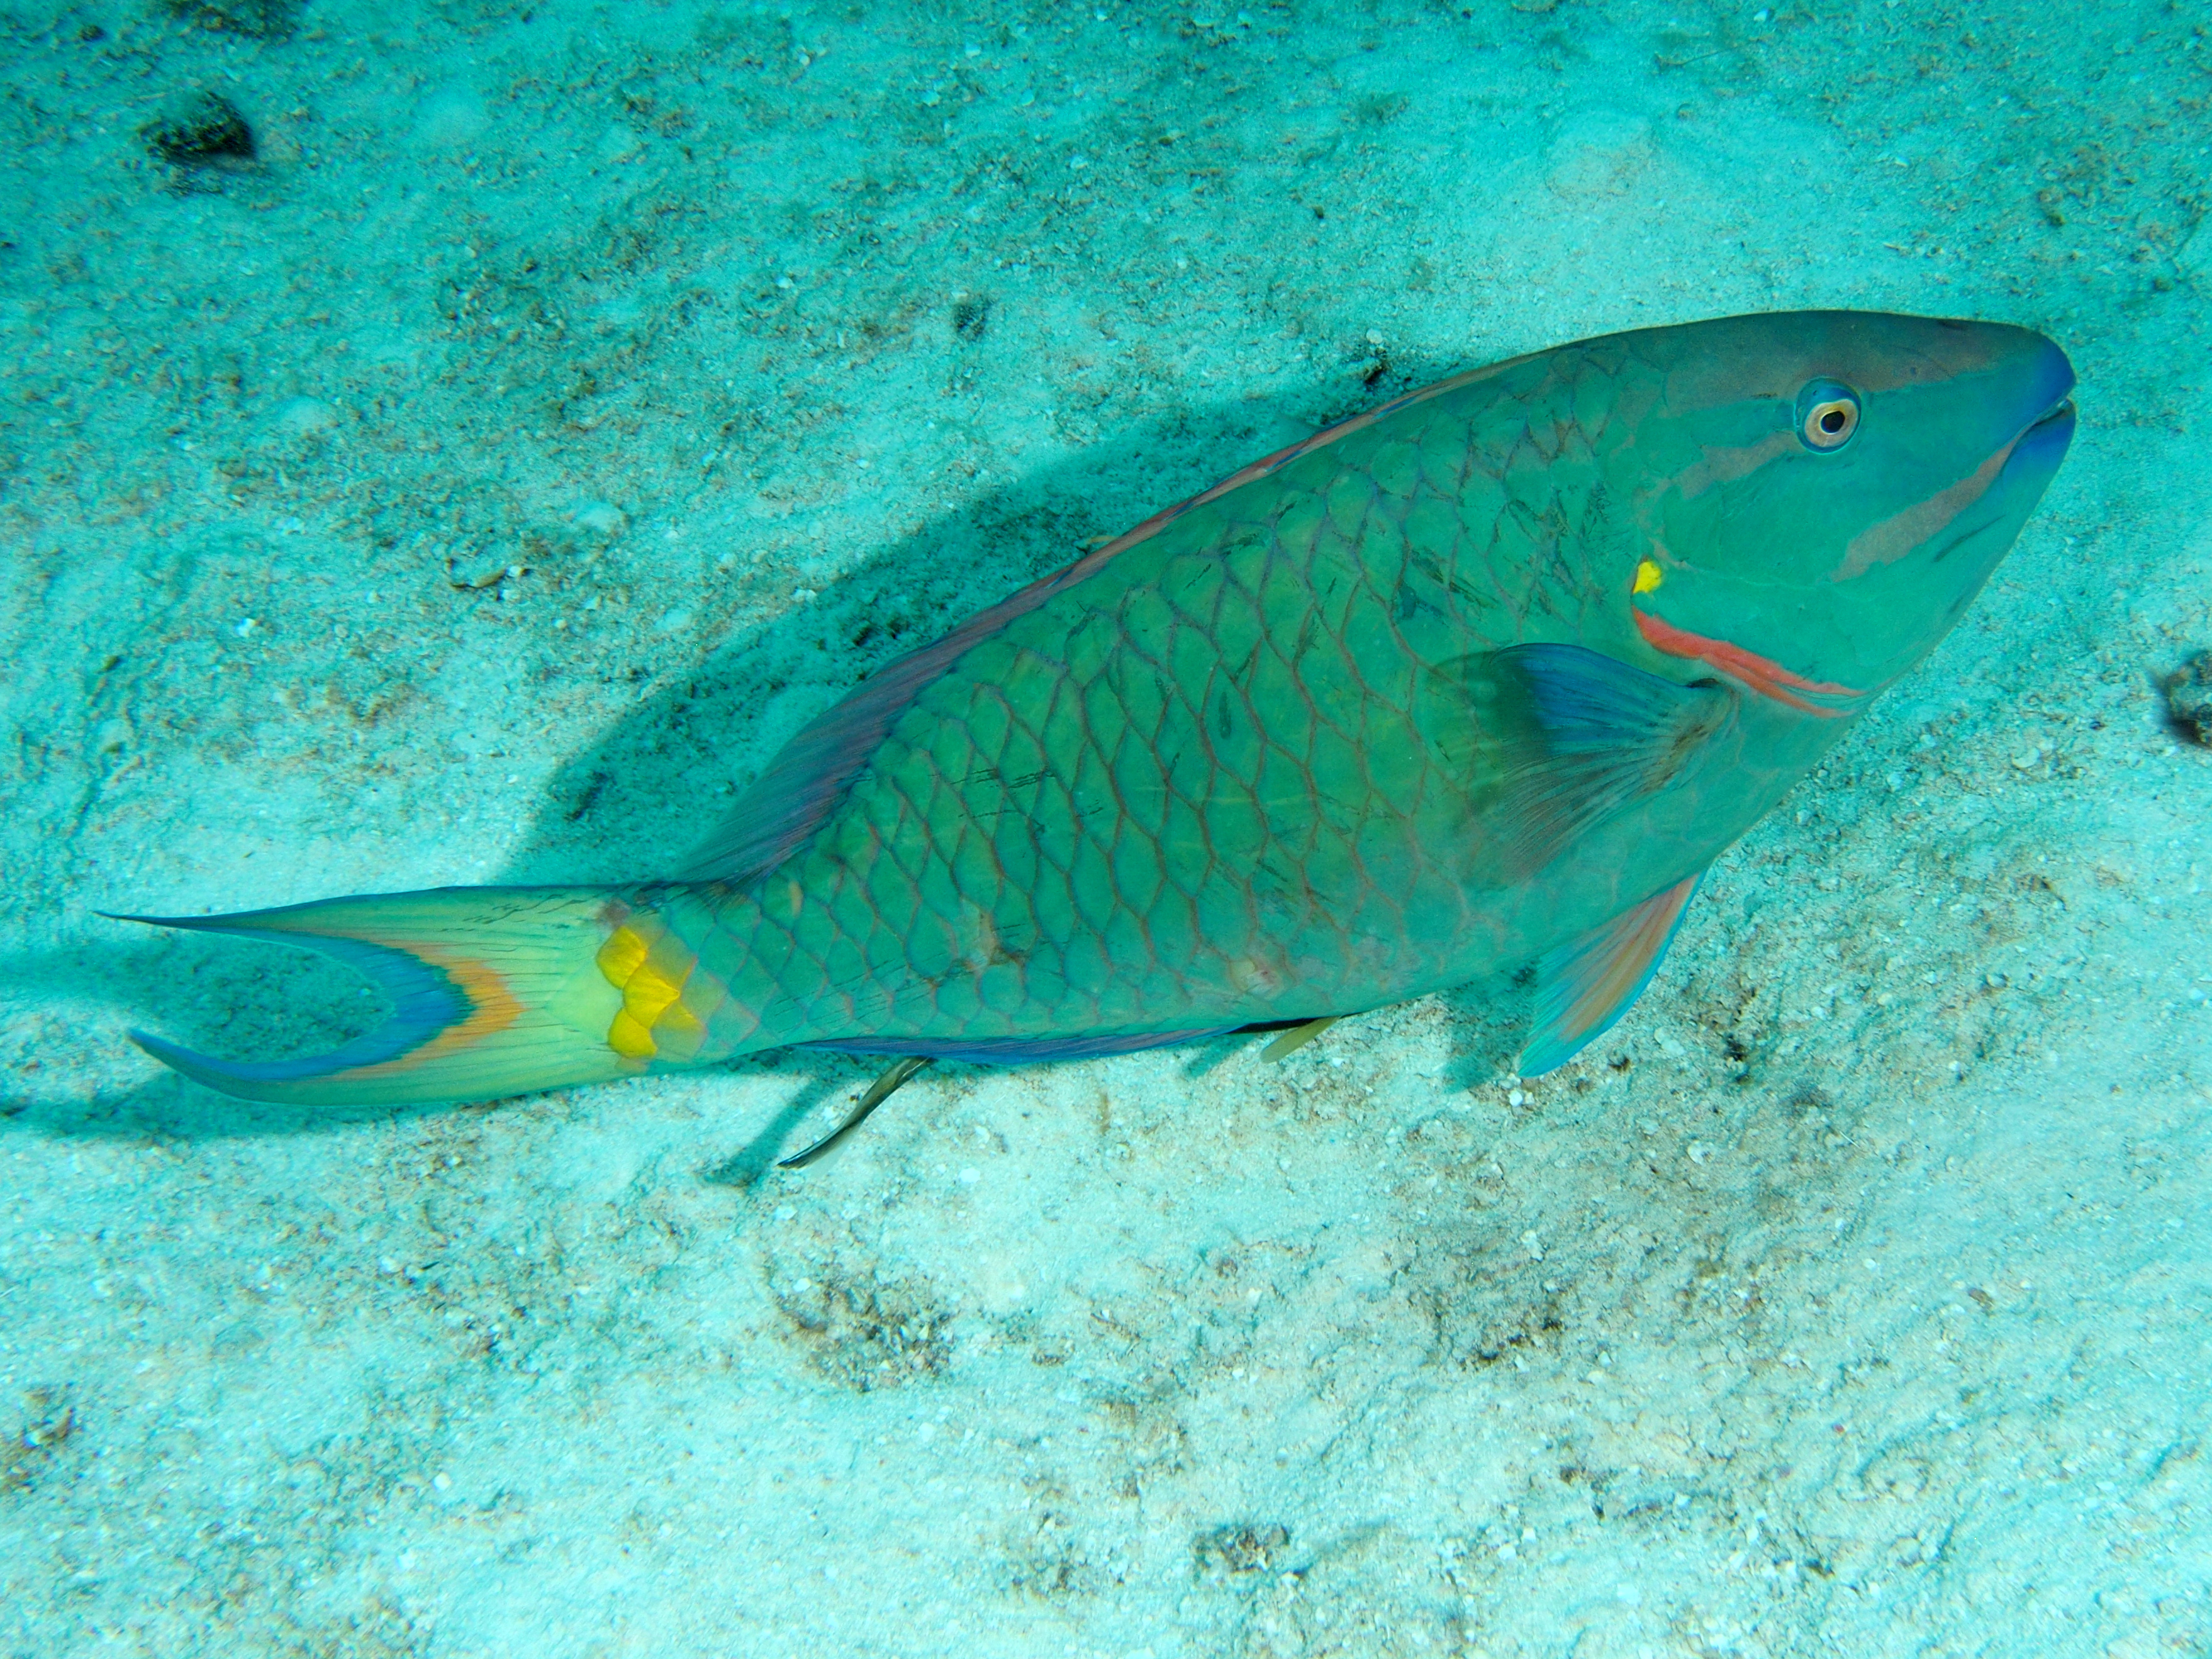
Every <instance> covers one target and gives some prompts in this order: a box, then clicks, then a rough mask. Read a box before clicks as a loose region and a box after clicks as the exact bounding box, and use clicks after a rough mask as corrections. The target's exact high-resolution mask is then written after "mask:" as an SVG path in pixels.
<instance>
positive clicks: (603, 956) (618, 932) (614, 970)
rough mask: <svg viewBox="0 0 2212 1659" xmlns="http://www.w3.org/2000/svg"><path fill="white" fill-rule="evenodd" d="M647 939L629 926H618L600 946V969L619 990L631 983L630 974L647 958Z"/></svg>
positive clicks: (608, 981)
mask: <svg viewBox="0 0 2212 1659" xmlns="http://www.w3.org/2000/svg"><path fill="white" fill-rule="evenodd" d="M646 950H647V945H646V942H645V940H644V939H642V938H641V937H640V936H639V935H638V934H637V933H635V932H634V931H633V930H632V929H630V928H628V927H617V928H616V929H615V931H614V932H613V933H611V934H609V935H608V936H607V942H606V943H605V945H601V946H599V971H600V972H601V973H603V974H605V975H606V976H607V983H608V984H610V985H611V986H613V987H615V989H616V990H617V991H619V990H621V989H622V988H623V986H625V985H627V984H629V976H630V975H632V974H634V973H635V972H636V971H637V969H638V964H639V963H642V962H643V961H644V960H645V953H646Z"/></svg>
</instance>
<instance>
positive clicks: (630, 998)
mask: <svg viewBox="0 0 2212 1659" xmlns="http://www.w3.org/2000/svg"><path fill="white" fill-rule="evenodd" d="M652 951H653V945H652V941H651V940H649V939H647V938H646V937H645V935H644V934H642V933H640V932H638V931H637V930H636V929H635V928H633V927H617V928H616V929H615V931H614V932H613V933H611V934H610V935H609V936H608V938H607V942H606V943H605V945H601V946H599V971H600V972H601V973H602V974H604V975H606V979H607V983H608V984H610V985H611V986H613V987H615V988H616V989H617V991H620V992H621V993H622V994H623V1006H622V1008H621V1010H620V1012H617V1014H616V1015H615V1017H614V1021H613V1023H612V1024H610V1025H609V1026H608V1027H607V1047H609V1048H611V1049H613V1050H614V1051H615V1052H616V1053H617V1054H620V1055H622V1056H623V1058H624V1059H625V1060H651V1059H652V1058H653V1056H654V1055H655V1054H659V1052H660V1047H659V1043H657V1042H655V1041H654V1040H653V1022H654V1021H655V1020H658V1019H659V1018H660V1017H661V1016H662V1015H663V1014H664V1013H665V1012H667V1011H668V1009H669V1007H670V1006H671V1004H673V1003H674V1002H675V1001H676V1000H677V999H678V997H680V996H682V995H683V994H684V986H683V983H682V981H679V980H676V979H672V978H671V977H670V976H669V975H667V974H666V973H665V972H663V971H662V969H660V968H659V966H657V965H656V964H654V963H653V962H652V961H651V960H649V958H650V957H651V955H652ZM697 1023H698V1022H697V1021H696V1020H694V1019H691V1018H689V1015H688V1013H685V1014H684V1017H683V1018H678V1019H677V1020H675V1021H673V1022H671V1024H674V1025H676V1026H677V1027H678V1029H680V1030H687V1031H688V1028H690V1027H693V1026H696V1024H697ZM693 1046H694V1047H696V1044H694V1045H693Z"/></svg>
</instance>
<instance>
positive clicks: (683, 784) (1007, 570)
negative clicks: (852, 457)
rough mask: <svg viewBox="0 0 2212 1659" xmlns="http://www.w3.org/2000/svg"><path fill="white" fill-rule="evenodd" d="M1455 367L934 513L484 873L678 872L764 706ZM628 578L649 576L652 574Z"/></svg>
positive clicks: (1105, 451)
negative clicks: (1320, 427) (1319, 425)
mask: <svg viewBox="0 0 2212 1659" xmlns="http://www.w3.org/2000/svg"><path fill="white" fill-rule="evenodd" d="M1453 366H1454V365H1452V364H1450V363H1449V362H1442V361H1441V360H1439V361H1435V362H1431V361H1426V360H1423V361H1411V360H1409V362H1407V363H1406V364H1401V365H1397V366H1395V367H1394V370H1393V372H1392V374H1390V375H1389V378H1388V379H1387V380H1378V381H1377V382H1376V384H1375V385H1374V386H1371V387H1370V386H1364V385H1363V384H1362V383H1361V382H1360V380H1358V379H1340V380H1336V381H1334V382H1330V381H1326V380H1316V381H1315V382H1314V383H1312V384H1311V385H1310V386H1307V387H1305V388H1303V389H1302V391H1301V392H1297V393H1291V394H1286V395H1285V396H1283V397H1280V398H1270V399H1267V401H1265V402H1260V401H1254V400H1249V399H1243V398H1240V399H1237V400H1235V401H1225V402H1219V403H1215V404H1205V405H1200V406H1196V407H1193V408H1188V409H1184V410H1178V411H1176V412H1174V413H1172V414H1170V415H1165V416H1160V417H1158V418H1157V419H1155V420H1153V421H1152V422H1149V423H1148V424H1146V425H1143V426H1140V427H1138V428H1135V429H1133V430H1132V431H1130V432H1128V433H1127V434H1125V435H1121V436H1119V437H1111V438H1106V439H1103V440H1101V441H1098V442H1097V443H1094V444H1092V445H1090V446H1089V447H1085V448H1084V449H1081V450H1079V451H1077V452H1076V453H1073V454H1069V455H1065V456H1063V457H1061V458H1060V459H1057V460H1054V461H1053V462H1050V463H1048V464H1046V465H1042V466H1040V467H1036V468H1035V469H1032V470H1030V471H1024V472H1023V473H1021V474H1020V475H1019V476H1018V477H1014V478H1012V479H1011V480H1010V481H1009V482H1008V483H1006V485H1005V486H1004V487H1002V488H1000V489H994V490H992V491H990V492H988V493H987V494H986V495H982V496H981V498H979V499H978V500H976V501H975V502H973V503H972V504H971V505H969V507H966V508H964V509H963V510H960V511H957V512H953V513H939V514H936V515H934V516H933V517H932V518H930V519H929V520H927V521H926V522H925V523H924V524H923V525H922V526H921V527H920V528H919V529H918V530H916V531H915V532H913V533H912V534H909V535H907V536H904V537H902V538H898V539H897V540H896V541H893V542H890V543H888V544H885V545H884V546H883V547H882V548H881V549H879V550H877V551H875V552H873V553H872V554H871V555H870V556H867V557H866V559H864V560H862V561H860V562H858V563H856V564H855V565H854V566H853V567H852V568H849V569H847V570H845V571H843V572H842V573H840V574H837V575H836V576H835V577H833V578H830V579H829V580H828V581H827V582H826V583H825V586H824V591H823V592H822V593H821V594H820V596H819V597H818V598H817V599H814V600H812V601H811V602H806V603H803V604H798V605H792V606H791V607H790V608H788V609H786V610H784V611H781V612H780V613H779V614H776V615H774V616H772V617H767V618H765V619H763V620H761V621H758V622H754V623H745V624H742V625H740V626H738V627H737V628H735V629H732V630H731V631H730V632H729V633H727V634H726V635H723V636H722V637H721V638H720V639H719V640H718V641H715V642H714V645H713V647H711V648H710V649H709V650H708V651H707V652H706V653H704V654H702V656H701V657H700V659H699V660H698V661H697V662H696V665H693V666H692V667H691V668H690V669H689V670H688V671H684V672H682V673H677V674H671V675H669V676H667V677H666V678H665V683H664V684H661V685H660V687H659V689H658V690H655V691H654V692H653V693H652V694H651V695H650V696H646V697H644V698H642V699H641V700H640V701H639V702H638V703H637V704H636V705H635V707H634V708H631V709H630V710H629V711H628V712H627V713H625V714H623V715H621V716H620V717H619V718H618V719H617V720H614V721H612V722H611V724H610V725H608V726H606V727H605V730H603V731H602V732H600V733H599V737H598V738H596V739H594V740H593V741H592V743H590V744H586V746H585V747H584V748H582V749H581V750H579V751H578V752H577V753H575V754H574V755H573V756H571V757H568V759H567V760H565V761H563V762H562V764H561V765H560V766H559V767H558V768H557V769H556V771H555V772H554V775H553V778H552V781H551V784H550V787H549V788H548V789H547V791H546V793H545V798H544V801H543V803H542V804H541V805H540V806H539V808H538V811H537V813H536V814H535V816H534V817H533V818H532V822H531V824H530V826H529V829H527V831H526V833H525V835H524V836H523V837H522V840H521V842H520V845H519V846H518V847H517V848H516V849H515V850H514V852H513V854H511V856H510V857H509V858H508V860H507V864H506V865H505V866H504V867H503V868H502V869H501V871H500V872H499V873H498V874H497V875H496V876H495V877H494V878H492V879H493V880H494V881H495V882H496V883H500V884H513V885H529V884H539V883H563V882H572V881H608V882H620V881H631V880H641V879H651V878H655V877H660V876H665V875H668V874H670V873H671V872H672V871H673V869H674V868H675V867H677V866H678V865H680V863H681V862H682V860H684V856H685V855H686V854H688V853H689V852H690V850H691V848H692V846H693V845H694V844H695V843H696V842H700V841H702V840H703V839H704V838H705V836H706V835H707V833H708V830H710V829H714V827H715V826H716V825H718V824H719V823H720V822H721V820H722V819H723V817H725V816H726V814H727V813H728V812H729V811H730V809H731V808H732V805H734V804H735V799H736V796H737V794H738V791H740V790H741V789H742V788H743V787H744V786H745V785H746V784H747V783H749V782H750V781H751V780H752V779H753V777H754V776H756V775H757V774H758V773H759V771H760V770H761V769H762V768H763V766H765V765H766V763H768V761H769V759H770V758H771V757H773V755H774V754H775V750H776V749H778V748H779V747H781V744H782V742H783V740H784V739H786V738H788V737H790V736H791V735H792V734H793V731H794V730H795V729H796V726H797V725H798V724H799V723H801V722H799V721H787V722H786V723H783V724H778V723H777V722H776V721H775V720H774V719H773V718H772V717H771V706H772V705H773V704H775V702H777V701H778V699H780V698H784V697H787V696H792V695H793V694H796V696H795V701H797V702H799V703H800V704H802V705H803V706H804V708H805V718H811V716H812V715H813V714H815V713H818V712H820V711H821V710H823V709H826V708H829V706H830V705H831V704H832V703H834V702H836V701H837V700H838V699H839V698H841V697H842V696H845V695H846V694H847V693H848V692H849V691H851V690H854V688H855V687H857V686H859V685H860V684H861V682H862V681H863V680H865V679H866V678H868V677H869V676H870V675H872V674H873V673H874V672H876V671H878V670H879V669H881V668H883V667H884V666H885V665H888V664H890V663H891V662H894V661H896V659H899V658H900V657H902V656H904V655H906V654H907V653H908V652H911V651H916V650H919V649H921V647H925V646H927V645H929V644H931V643H932V642H933V641H936V640H938V639H940V638H942V637H943V636H944V635H946V634H949V633H951V631H952V629H955V628H956V627H957V626H958V625H959V624H960V623H962V622H963V621H965V620H966V619H967V618H968V617H970V616H972V615H974V614H975V612H976V611H981V610H982V609H984V608H985V607H986V606H987V605H994V604H996V603H997V602H998V601H999V600H1000V599H1004V598H1006V596H1007V595H1008V594H1010V593H1012V592H1015V591H1016V590H1017V589H1018V588H1019V587H1021V586H1023V585H1024V584H1025V583H1027V582H1029V581H1031V580H1035V579H1036V577H1039V576H1042V575H1045V574H1048V573H1050V572H1052V571H1054V570H1057V569H1059V568H1061V567H1062V566H1064V565H1066V564H1069V563H1072V562H1073V561H1075V560H1076V559H1078V558H1079V557H1080V556H1082V555H1083V554H1084V553H1085V552H1086V551H1088V550H1090V548H1091V547H1092V546H1095V545H1097V544H1098V543H1099V542H1101V541H1103V540H1104V539H1105V538H1110V537H1113V536H1117V535H1119V534H1121V532H1124V531H1126V530H1127V529H1129V528H1130V527H1131V526H1133V525H1136V524H1139V523H1141V522H1142V521H1143V520H1145V519H1146V518H1148V517H1149V516H1151V515H1152V513H1156V512H1158V511H1159V510H1160V509H1161V508H1162V507H1167V506H1170V505H1171V504H1172V503H1174V502H1175V501H1180V500H1182V499H1184V498H1186V497H1188V496H1189V495H1195V494H1196V493H1198V492H1199V491H1200V490H1203V489H1206V488H1208V487H1209V486H1211V485H1212V484H1213V483H1218V481H1219V480H1220V479H1221V478H1223V477H1226V476H1227V475H1228V474H1229V473H1230V472H1231V471H1234V470H1235V469H1236V468H1237V467H1239V466H1242V465H1245V464H1246V463H1248V462H1250V461H1254V460H1257V459H1260V458H1261V456H1263V455H1266V454H1268V453H1272V452H1273V451H1274V450H1276V449H1279V448H1282V447H1285V445H1288V444H1291V443H1295V442H1297V441H1298V440H1299V439H1301V438H1303V437H1304V436H1306V435H1309V434H1310V432H1311V431H1312V430H1314V422H1315V421H1316V419H1318V420H1322V421H1323V422H1327V421H1332V420H1335V419H1340V418H1342V417H1344V416H1346V415H1349V414H1352V413H1355V412H1357V411H1358V410H1361V409H1365V408H1370V407H1372V406H1373V405H1374V404H1378V403H1382V402H1385V401H1387V400H1388V399H1389V398H1391V397H1393V396H1395V395H1397V394H1399V393H1400V392H1404V391H1407V390H1409V389H1411V388H1413V386H1419V385H1423V384H1426V383H1427V382H1428V381H1429V380H1433V379H1437V378H1441V377H1442V376H1443V374H1446V373H1448V372H1449V370H1450V368H1452V367H1453ZM731 551H732V552H735V553H738V555H740V556H742V555H743V554H744V548H743V547H742V545H740V546H738V547H734V548H732V549H731ZM630 556H631V557H633V558H636V559H639V560H641V561H642V560H643V559H644V558H646V557H647V555H645V554H643V553H641V552H636V551H633V552H632V553H631V555H630ZM740 568H744V567H742V566H741V567H740ZM637 577H638V580H639V582H640V584H641V585H643V584H644V583H645V582H646V581H647V580H649V573H648V572H647V571H645V570H643V569H640V570H639V571H638V573H637ZM638 649H639V653H640V655H641V656H649V657H653V658H659V659H664V660H665V658H666V657H667V655H668V647H666V646H665V645H662V644H659V643H658V642H648V641H643V640H641V641H639V642H638Z"/></svg>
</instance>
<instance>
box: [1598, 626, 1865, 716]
mask: <svg viewBox="0 0 2212 1659" xmlns="http://www.w3.org/2000/svg"><path fill="white" fill-rule="evenodd" d="M1629 614H1630V615H1631V616H1632V617H1635V618H1636V631H1637V632H1638V633H1639V634H1641V635H1644V642H1645V643H1646V644H1648V645H1650V647H1652V648H1653V649H1654V650H1658V651H1663V652H1665V653H1667V654H1668V656H1670V657H1683V658H1686V659H1689V660H1691V661H1692V662H1702V663H1706V664H1709V665H1711V666H1712V667H1715V668H1717V669H1719V670H1720V671H1721V672H1722V673H1723V674H1726V675H1727V676H1728V677H1729V678H1730V679H1734V680H1741V682H1742V683H1743V684H1746V685H1747V686H1749V687H1750V688H1751V689H1752V690H1754V691H1756V692H1758V693H1759V695H1760V696H1763V697H1770V698H1771V699H1772V700H1773V701H1774V702H1778V703H1784V704H1786V705H1787V706H1788V707H1790V708H1798V709H1802V710H1803V711H1804V712H1805V713H1806V714H1818V715H1819V716H1820V718H1821V719H1822V720H1841V719H1842V718H1843V717H1844V715H1845V714H1848V713H1850V710H1848V709H1844V708H1822V707H1821V706H1820V704H1819V703H1816V702H1806V701H1805V699H1804V698H1802V697H1798V696H1791V695H1790V693H1791V691H1809V692H1811V693H1813V694H1814V696H1824V697H1850V698H1851V699H1853V700H1854V701H1856V700H1857V699H1858V698H1860V697H1863V696H1866V693H1865V692H1863V691H1861V690H1857V688H1856V687H1853V686H1849V685H1838V684H1836V683H1835V682H1833V681H1832V680H1808V679H1807V678H1805V677H1804V676H1803V675H1802V674H1793V673H1791V672H1790V670H1788V669H1786V668H1784V666H1783V665H1781V664H1780V663H1778V662H1775V661H1772V660H1771V659H1768V658H1765V657H1761V656H1759V655H1756V654H1755V653H1752V652H1749V651H1747V650H1745V649H1744V648H1743V647H1741V646H1740V645H1730V644H1729V642H1728V641H1726V640H1711V639H1707V638H1706V637H1705V635H1702V634H1692V633H1691V632H1690V631H1689V630H1688V629H1685V628H1677V627H1675V626H1674V623H1670V622H1665V621H1662V620H1661V619H1660V618H1659V617H1654V616H1651V615H1650V614H1649V613H1647V612H1645V611H1639V610H1638V609H1637V608H1636V607H1635V606H1634V605H1631V606H1630V607H1629ZM1785 688H1786V689H1785Z"/></svg>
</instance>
